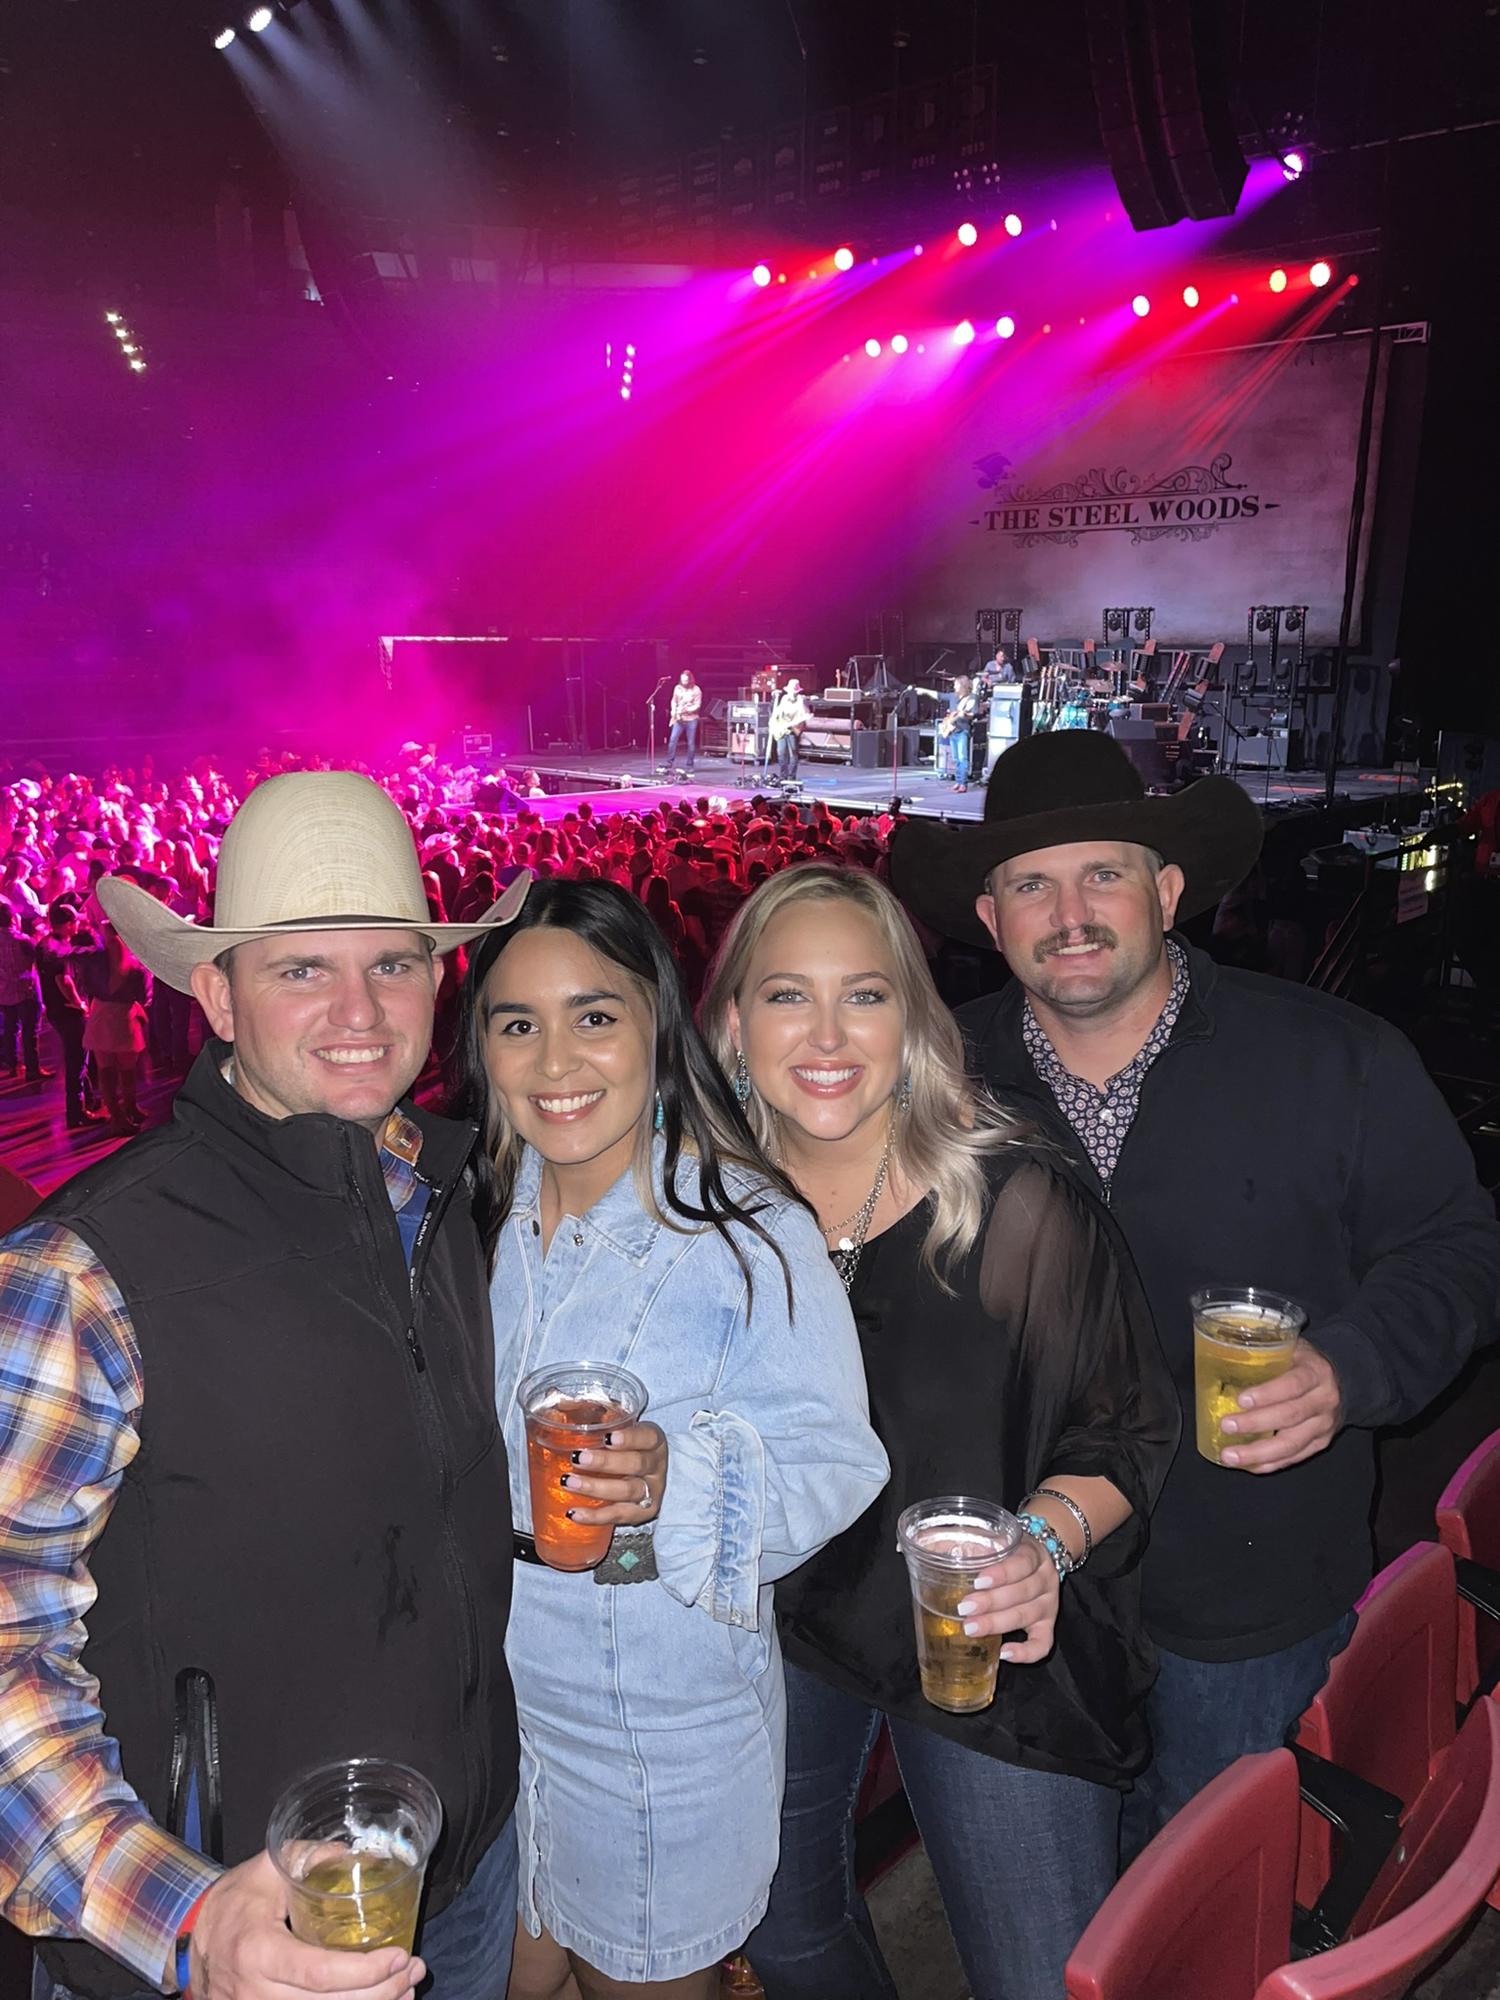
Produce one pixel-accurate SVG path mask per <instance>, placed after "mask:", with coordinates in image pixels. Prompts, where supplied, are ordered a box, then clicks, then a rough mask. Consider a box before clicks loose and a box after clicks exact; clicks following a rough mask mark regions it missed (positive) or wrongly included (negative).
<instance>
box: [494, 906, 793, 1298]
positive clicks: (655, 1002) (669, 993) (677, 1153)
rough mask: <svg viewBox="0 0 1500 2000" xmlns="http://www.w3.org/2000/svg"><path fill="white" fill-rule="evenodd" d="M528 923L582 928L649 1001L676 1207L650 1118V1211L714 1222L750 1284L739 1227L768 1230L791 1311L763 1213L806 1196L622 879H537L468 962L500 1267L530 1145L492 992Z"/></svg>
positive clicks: (643, 1152) (645, 1152) (642, 1186)
mask: <svg viewBox="0 0 1500 2000" xmlns="http://www.w3.org/2000/svg"><path fill="white" fill-rule="evenodd" d="M529 930H560V931H569V932H571V933H572V935H573V936H574V937H576V938H580V939H581V940H582V941H583V943H584V944H586V945H588V946H590V947H591V948H592V949H593V950H594V951H596V952H598V954H599V956H600V957H601V958H604V959H607V960H608V961H609V963H610V964H611V965H618V966H619V967H620V968H621V970H622V971H624V972H626V973H628V974H629V976H630V978H631V979H632V980H633V981H634V983H635V985H636V987H637V989H638V990H639V991H640V993H641V995H642V996H643V998H644V999H645V1001H646V1003H647V1005H648V1006H649V1007H650V1010H651V1018H652V1025H653V1030H654V1041H655V1046H654V1049H653V1057H654V1062H653V1068H654V1070H655V1079H654V1081H655V1085H656V1091H657V1093H658V1095H659V1096H660V1098H661V1107H662V1124H661V1135H662V1138H663V1139H664V1140H665V1141H666V1172H665V1177H664V1178H665V1188H664V1198H665V1202H666V1207H667V1210H668V1211H669V1212H668V1213H666V1214H662V1213H661V1209H660V1207H659V1205H658V1203H657V1199H656V1191H655V1187H654V1185H653V1181H652V1176H651V1173H650V1159H651V1140H652V1123H651V1117H650V1115H649V1113H648V1115H647V1116H646V1117H644V1118H643V1119H642V1121H641V1136H640V1143H639V1144H638V1146H637V1150H636V1186H637V1190H638V1192H639V1194H640V1197H641V1205H642V1207H644V1208H645V1209H646V1210H647V1211H648V1213H652V1214H655V1215H657V1216H658V1217H659V1219H660V1220H661V1221H663V1222H664V1223H666V1224H667V1226H668V1227H669V1228H681V1227H695V1228H702V1227H704V1226H705V1225H706V1226H707V1227H709V1228H712V1229H716V1230H717V1231H718V1232H719V1234H720V1236H722V1237H723V1238H724V1241H725V1242H726V1243H727V1244H728V1245H729V1248H730V1250H731V1251H732V1252H733V1255H734V1259H735V1262H736V1263H737V1264H738V1265H739V1267H740V1269H741V1271H742V1272H743V1273H744V1276H745V1282H746V1284H747V1285H749V1284H750V1283H751V1277H750V1267H749V1264H748V1263H747V1261H746V1259H745V1256H744V1253H743V1252H742V1251H741V1249H740V1246H739V1244H738V1243H737V1242H736V1241H735V1238H734V1235H733V1232H732V1229H731V1225H732V1224H737V1225H738V1226H739V1227H740V1228H742V1229H747V1230H749V1231H750V1233H751V1234H752V1235H754V1236H758V1237H759V1238H760V1240H761V1241H762V1242H763V1243H764V1244H766V1245H767V1247H768V1248H769V1249H770V1250H771V1251H773V1252H774V1254H775V1256H776V1258H777V1261H778V1262H779V1263H780V1265H781V1270H782V1276H783V1278H784V1280H785V1282H786V1288H787V1307H788V1310H790V1308H791V1302H792V1278H791V1271H790V1268H789V1267H788V1264H787V1260H786V1257H785V1255H784V1254H783V1252H782V1250H781V1247H780V1245H779V1244H778V1243H777V1242H776V1239H775V1238H774V1236H773V1235H772V1234H771V1232H770V1231H769V1230H768V1229H767V1228H766V1227H765V1226H764V1224H762V1223H761V1222H760V1221H759V1220H758V1219H757V1218H758V1217H759V1216H760V1215H761V1214H762V1213H763V1212H764V1210H765V1209H766V1207H767V1206H768V1205H769V1201H770V1200H772V1199H780V1200H782V1201H789V1202H795V1203H797V1205H798V1206H799V1207H806V1206H807V1204H806V1202H805V1201H804V1200H803V1198H802V1196H801V1195H800V1194H799V1193H798V1192H797V1190H796V1188H794V1187H793V1186H792V1184H791V1182H790V1181H789V1180H788V1179H787V1178H786V1176H785V1175H784V1174H783V1173H781V1172H780V1171H779V1169H777V1168H776V1167H773V1166H772V1165H771V1163H770V1162H769V1161H768V1160H767V1159H766V1157H765V1156H764V1154H763V1153H762V1152H761V1150H760V1147H759V1145H758V1144H757V1142H756V1139H755V1137H754V1134H753V1133H752V1132H751V1130H750V1127H749V1126H748V1125H747V1124H746V1122H745V1118H744V1114H743V1112H742V1111H741V1110H740V1107H739V1105H738V1104H737V1103H736V1102H735V1097H734V1092H733V1091H732V1090H731V1089H730V1087H729V1084H728V1082H727V1080H726V1078H725V1076H724V1072H723V1071H722V1070H721V1069H720V1068H719V1065H718V1064H717V1063H716V1062H715V1061H714V1059H713V1057H712V1056H711V1055H710V1054H709V1052H708V1048H707V1046H706V1044H705V1043H704V1041H703V1038H702V1037H701V1036H700V1035H699V1033H698V1030H697V1029H696V1027H694V1025H693V1017H692V1013H691V1011H690V1010H689V1007H688V1003H687V996H686V994H685V993H684V991H683V987H682V981H681V980H680V978H679V977H678V974H677V967H676V965H675V963H674V962H673V959H672V955H671V953H670V952H669V951H668V949H667V947H666V944H665V943H664V941H663V939H662V936H661V933H660V932H659V931H658V930H657V928H656V925H655V924H654V923H653V922H652V920H651V917H650V916H649V914H648V913H647V911H646V910H645V909H644V908H643V907H642V905H641V904H640V903H639V902H637V900H636V899H635V897H634V896H632V895H630V894H629V893H628V892H627V891H626V890H624V889H622V888H620V887H619V886H618V884H616V883H614V882H580V881H577V880H574V879H573V878H571V877H568V876H556V877H553V878H552V879H551V880H549V881H543V882H533V883H532V885H531V892H530V894H529V895H528V896H527V898H526V901H525V903H524V905H523V906H522V909H521V913H520V915H519V916H518V917H517V918H516V920H515V922H514V923H511V924H507V925H506V926H505V927H504V929H503V930H498V931H491V932H490V934H489V935H488V936H487V937H486V938H485V939H484V941H483V943H481V944H479V945H476V946H475V948H474V951H473V955H472V956H471V958H470V960H469V970H468V973H467V975H466V977H465V979H464V989H463V1003H464V1004H463V1026H462V1029H461V1031H460V1036H461V1038H460V1044H459V1084H458V1090H457V1094H456V1099H455V1109H456V1110H457V1111H458V1113H459V1114H460V1115H461V1116H463V1117H465V1118H469V1119H472V1120H473V1121H474V1122H475V1123H476V1124H477V1125H478V1127H479V1131H480V1146H479V1152H478V1174H479V1187H478V1198H477V1202H476V1209H475V1213H476V1218H477V1220H478V1223H479V1232H480V1236H481V1238H482V1239H483V1242H484V1250H485V1257H486V1259H487V1260H488V1263H489V1266H490V1268H491V1270H493V1269H494V1263H495V1250H496V1246H497V1244H498V1242H499V1239H500V1230H501V1227H502V1226H503V1224H504V1222H505V1218H506V1216H507V1215H508V1214H509V1213H510V1204H511V1198H512V1195H513V1193H514V1191H515V1180H516V1172H517V1169H518V1167H519V1165H520V1158H521V1144H520V1141H519V1139H518V1138H517V1135H516V1133H515V1131H514V1129H513V1128H512V1127H511V1125H510V1123H509V1121H508V1120H507V1119H506V1117H505V1114H504V1112H503V1110H502V1109H501V1107H500V1105H499V1102H498V1100H497V1098H496V1095H495V1092H494V1091H493V1090H492V1089H491V1087H490V1080H489V1072H488V1070H487V1069H486V1067H485V1060H484V1042H485V1028H484V1023H483V1021H482V1020H481V1018H480V1014H481V995H482V993H483V991H484V983H485V981H486V980H487V979H488V978H489V975H490V971H491V969H492V968H493V966H494V965H495V963H496V961H497V960H498V958H499V957H500V954H501V953H502V952H503V951H504V950H505V949H506V947H507V945H509V944H510V943H511V942H512V940H513V939H515V938H517V937H519V936H520V934H521V932H522V931H529ZM685 1152H688V1153H691V1154H692V1155H693V1156H694V1157H695V1158H696V1159H697V1162H698V1166H699V1182H700V1187H699V1192H700V1195H701V1205H699V1204H698V1203H694V1202H692V1201H689V1200H688V1199H687V1198H686V1197H685V1196H684V1195H683V1194H682V1193H680V1192H679V1190H678V1187H677V1167H678V1163H679V1161H680V1160H681V1158H682V1155H683V1154H684V1153H685ZM730 1167H738V1168H739V1169H741V1170H742V1171H743V1172H746V1173H749V1174H751V1175H753V1176H754V1177H755V1178H756V1179H757V1180H758V1181H760V1182H761V1183H762V1184H763V1186H764V1188H765V1193H766V1196H767V1197H768V1199H767V1200H756V1199H753V1198H752V1199H750V1200H740V1201H737V1200H735V1198H734V1197H733V1196H732V1195H731V1194H730V1192H729V1189H728V1188H727V1186H726V1185H725V1181H724V1172H725V1169H726V1168H730ZM674 1218H677V1219H676V1220H674Z"/></svg>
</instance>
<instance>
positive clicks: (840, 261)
mask: <svg viewBox="0 0 1500 2000" xmlns="http://www.w3.org/2000/svg"><path fill="white" fill-rule="evenodd" d="M833 268H834V269H835V270H836V271H852V270H853V269H854V252H853V251H852V250H851V249H850V248H849V246H848V244H847V243H844V244H841V245H840V246H839V248H838V249H837V250H835V251H834V253H833Z"/></svg>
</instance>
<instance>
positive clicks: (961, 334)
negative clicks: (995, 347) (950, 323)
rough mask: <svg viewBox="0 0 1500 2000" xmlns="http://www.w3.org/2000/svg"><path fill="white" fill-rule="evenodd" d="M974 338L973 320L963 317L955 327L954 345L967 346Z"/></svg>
mask: <svg viewBox="0 0 1500 2000" xmlns="http://www.w3.org/2000/svg"><path fill="white" fill-rule="evenodd" d="M973 338H974V322H973V320H971V319H961V320H960V321H959V322H958V325H957V326H956V327H954V329H953V345H954V346H955V347H967V346H968V344H969V342H970V341H971V340H972V339H973Z"/></svg>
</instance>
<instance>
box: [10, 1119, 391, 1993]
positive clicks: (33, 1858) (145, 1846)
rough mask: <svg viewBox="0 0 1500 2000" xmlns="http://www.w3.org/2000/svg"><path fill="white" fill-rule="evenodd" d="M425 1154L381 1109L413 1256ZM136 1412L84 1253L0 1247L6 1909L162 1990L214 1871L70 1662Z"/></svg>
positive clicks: (121, 1344)
mask: <svg viewBox="0 0 1500 2000" xmlns="http://www.w3.org/2000/svg"><path fill="white" fill-rule="evenodd" d="M421 1145H422V1135H421V1133H420V1131H419V1130H418V1129H417V1127H416V1126H415V1125H413V1124H412V1123H411V1122H410V1120H408V1119H406V1118H404V1117H402V1115H401V1114H400V1113H399V1112H392V1114H391V1117H390V1119H389V1121H388V1122H387V1125H386V1128H385V1131H384V1132H383V1133H382V1135H381V1166H382V1169H383V1172H384V1175H385V1184H386V1189H387V1192H388V1193H389V1195H390V1198H391V1206H392V1208H393V1209H394V1210H395V1212H396V1216H397V1220H398V1223H399V1224H400V1227H401V1236H402V1241H403V1244H404V1246H405V1248H406V1254H407V1258H408V1261H409V1260H410V1257H411V1254H412V1245H413V1242H414V1240H415V1236H416V1229H417V1225H418V1223H419V1222H420V1219H421V1215H422V1212H423V1210H424V1209H425V1207H426V1183H425V1182H424V1181H422V1180H421V1178H420V1177H419V1175H418V1173H417V1158H418V1155H419V1153H420V1151H421ZM419 1193H420V1195H421V1197H422V1198H421V1199H420V1200H415V1199H414V1197H415V1196H417V1195H418V1194H419ZM144 1400H145V1385H144V1382H143V1380H142V1371H141V1355H140V1349H139V1347H138V1346H137V1343H136V1337H135V1331H134V1328H133V1327H132V1326H131V1323H130V1315H129V1313H128V1312H127V1310H126V1307H125V1302H124V1300H123V1299H122V1298H121V1297H120V1294H119V1291H118V1290H117V1288H116V1286H115V1284H114V1281H113V1280H112V1279H111V1277H110V1275H109V1273H108V1272H107V1271H106V1270H105V1269H104V1268H103V1266H102V1265H101V1264H100V1263H99V1261H98V1259H97V1258H96V1257H95V1256H94V1254H93V1252H92V1251H91V1250H89V1249H88V1247H87V1246H86V1245H85V1244H84V1243H82V1242H81V1241H80V1240H79V1238H78V1237H76V1236H75V1235H74V1234H73V1233H72V1232H71V1230H68V1229H63V1228H60V1227H59V1226H58V1225H57V1224H55V1223H48V1222H36V1223H27V1224H25V1225H23V1226H22V1227H21V1228H20V1229H18V1230H15V1231H14V1232H13V1233H12V1234H11V1235H10V1236H8V1237H6V1238H5V1239H4V1240H3V1241H0V1914H3V1915H4V1916H6V1917H8V1918H9V1919H10V1921H11V1922H12V1923H13V1924H15V1925H16V1926H17V1928H18V1929H20V1930H23V1931H25V1932H27V1933H29V1934H30V1935H31V1936H33V1937H42V1936H51V1937H81V1938H86V1939H88V1941H89V1942H90V1943H91V1944H95V1945H97V1946H99V1948H100V1949H101V1950H102V1951H106V1952H108V1953H110V1955H111V1956H112V1957H114V1958H117V1959H120V1960H122V1961H123V1962H124V1963H125V1964H126V1965H128V1966H129V1967H130V1968H131V1969H132V1971H135V1972H138V1973H140V1974H141V1975H142V1977H143V1978H144V1979H146V1980H148V1981H150V1982H152V1983H154V1984H155V1985H157V1986H160V1987H163V1988H165V1989H168V1990H170V1989H171V1988H173V1987H174V1986H175V1983H176V1972H175V1955H176V1943H177V1937H178V1934H179V1932H180V1930H181V1928H182V1925H183V1922H184V1921H185V1919H186V1917H187V1915H188V1913H189V1911H190V1910H191V1909H192V1907H193V1905H194V1904H195V1903H196V1902H197V1901H198V1899H199V1897H200V1896H201V1895H202V1894H203V1892H204V1890H205V1889H208V1888H211V1887H212V1885H213V1883H214V1882H215V1881H216V1880H217V1879H218V1876H219V1874H220V1872H221V1871H220V1869H219V1867H218V1866H217V1864H216V1863H214V1862H212V1861H208V1860H205V1859H204V1857H203V1856H202V1855H201V1854H197V1853H195V1852H194V1851H193V1849H192V1848H190V1847H186V1846H184V1845H183V1844H182V1842H180V1841H178V1840H176V1839H174V1838H173V1837H172V1836H171V1835H170V1834H168V1833H165V1832H163V1830H162V1829H161V1828H160V1827H158V1826H157V1825H156V1824H155V1822H154V1821H153V1820H152V1819H151V1818H150V1817H149V1815H148V1814H147V1812H146V1809H145V1807H144V1806H143V1805H142V1804H141V1802H140V1800H139V1799H138V1798H137V1797H136V1794H135V1792H134V1791H133V1790H132V1788H131V1786H130V1784H129V1783H128V1781H127V1780H126V1778H125V1776H124V1774H123V1772H122V1771H121V1768H120V1753H119V1748H118V1746H117V1745H116V1743H115V1742H114V1741H113V1739H112V1738H111V1737H109V1736H108V1735H107V1734H106V1733H105V1728H104V1718H103V1713H102V1710H101V1703H100V1695H99V1686H98V1683H97V1682H96V1681H95V1680H94V1679H93V1678H92V1676H90V1675H89V1674H88V1673H86V1672H85V1671H84V1669H83V1667H82V1666H81V1665H80V1663H79V1656H80V1654H81V1653H82V1651H83V1647H84V1644H85V1641H86V1638H87V1631H86V1627H85V1619H86V1615H87V1613H88V1611H89V1609H90V1607H91V1606H92V1604H93V1602H94V1598H95V1595H96V1591H95V1587H94V1584H93V1580H92V1578H91V1577H90V1575H89V1571H88V1553H89V1550H90V1549H91V1548H92V1546H93V1545H94V1543H95V1542H96V1541H98V1539H99V1537H100V1535H102V1534H103V1532H104V1527H105V1523H106V1522H107V1521H108V1519H109V1514H110V1509H111V1507H112V1506H113V1505H114V1499H115V1495H116V1493H117V1492H118V1491H119V1486H120V1481H121V1479H122V1477H123V1475H124V1473H125V1470H126V1467H127V1466H128V1465H129V1464H130V1462H131V1460H132V1459H133V1458H134V1457H135V1455H136V1452H137V1450H138V1449H139V1447H140V1434H139V1425H140V1415H141V1409H142V1406H143V1404H144Z"/></svg>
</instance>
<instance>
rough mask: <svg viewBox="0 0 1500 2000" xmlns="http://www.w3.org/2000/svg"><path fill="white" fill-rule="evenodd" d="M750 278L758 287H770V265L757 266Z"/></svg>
mask: <svg viewBox="0 0 1500 2000" xmlns="http://www.w3.org/2000/svg"><path fill="white" fill-rule="evenodd" d="M750 276H751V278H752V279H753V280H754V282H755V283H756V284H757V285H769V284H770V282H771V267H770V265H769V264H757V265H756V267H755V269H754V270H753V271H752V272H751V273H750Z"/></svg>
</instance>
